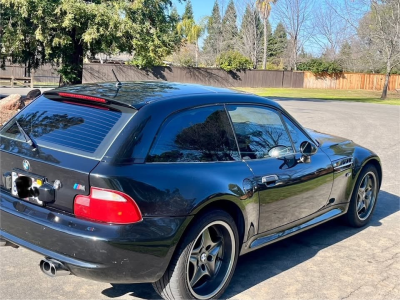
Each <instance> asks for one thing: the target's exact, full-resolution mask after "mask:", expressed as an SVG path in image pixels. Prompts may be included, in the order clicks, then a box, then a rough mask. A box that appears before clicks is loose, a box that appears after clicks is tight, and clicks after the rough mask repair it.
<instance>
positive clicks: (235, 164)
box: [0, 82, 382, 283]
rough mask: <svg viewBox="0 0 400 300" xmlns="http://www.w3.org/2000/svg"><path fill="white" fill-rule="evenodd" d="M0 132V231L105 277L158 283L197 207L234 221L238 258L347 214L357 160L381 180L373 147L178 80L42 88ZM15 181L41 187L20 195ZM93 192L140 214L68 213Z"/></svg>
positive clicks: (273, 108)
mask: <svg viewBox="0 0 400 300" xmlns="http://www.w3.org/2000/svg"><path fill="white" fill-rule="evenodd" d="M101 100H103V101H101ZM264 113H265V114H264ZM16 120H17V122H15V121H16ZM249 120H250V121H249ZM16 123H18V124H19V125H20V126H17V124H16ZM19 127H21V128H22V131H21V129H20V128H19ZM23 132H25V133H26V134H27V135H28V137H26V136H25V135H24V134H23ZM0 138H1V145H0V153H1V165H0V169H1V174H2V179H3V180H2V183H1V198H0V199H1V208H0V212H1V231H0V235H1V237H2V238H3V239H4V240H6V241H8V242H9V243H12V244H15V245H19V246H22V247H24V248H27V249H30V250H32V251H35V252H37V253H39V254H42V255H43V256H45V257H46V258H48V259H53V260H54V261H56V262H60V263H62V267H63V268H64V269H66V270H68V271H69V272H71V273H72V274H74V275H76V276H80V277H83V278H88V279H92V280H97V281H105V282H113V283H118V282H120V283H137V282H156V281H158V280H160V278H161V277H162V276H163V274H164V273H165V271H166V270H167V268H168V266H169V265H170V262H171V259H172V258H173V256H174V253H176V252H177V251H176V249H177V248H178V247H179V245H180V243H182V240H183V237H184V236H185V234H186V233H187V231H188V230H189V228H191V226H193V224H194V223H195V222H196V221H194V220H196V216H199V215H202V214H203V213H204V212H205V211H210V210H213V209H218V210H224V211H226V212H227V213H228V214H229V215H230V216H232V218H233V219H234V221H235V224H236V226H237V231H238V236H239V240H240V241H239V245H240V254H245V253H248V252H250V251H252V250H254V249H258V248H259V247H261V246H264V245H267V244H270V243H272V242H275V241H278V240H280V239H282V238H285V237H287V236H290V235H292V234H295V233H297V232H300V231H302V230H304V229H307V228H310V227H312V226H315V225H317V224H320V223H322V222H325V221H327V220H329V219H332V218H334V217H338V216H341V215H344V214H346V213H347V212H348V210H349V205H350V203H351V198H352V195H353V194H354V193H353V190H354V189H355V186H356V183H357V180H358V179H359V175H360V173H361V171H362V170H363V168H365V166H367V165H370V166H373V167H374V168H375V169H376V171H377V175H378V176H377V181H378V182H377V184H378V186H377V189H379V186H380V182H381V179H382V170H381V165H380V160H379V158H378V156H377V155H376V154H375V153H373V152H372V151H370V150H368V149H366V148H363V147H361V146H359V145H357V144H355V143H353V142H352V141H350V140H347V139H344V138H339V137H335V136H331V135H327V134H322V133H318V132H315V131H311V130H305V129H303V128H302V127H301V125H300V124H298V123H297V122H296V121H295V120H294V119H293V118H292V117H291V116H290V114H289V113H288V112H286V111H285V110H284V109H283V108H282V107H281V106H280V105H279V104H277V103H276V102H273V101H270V100H268V99H265V98H261V97H257V96H254V95H249V94H244V93H239V92H236V91H231V90H227V89H219V88H213V87H202V86H197V85H189V84H174V83H166V82H135V83H123V84H122V86H121V87H116V86H115V85H114V83H101V84H87V85H79V86H71V87H64V88H60V89H56V90H52V91H49V92H46V93H45V94H44V95H42V96H40V97H39V98H38V99H36V100H35V101H34V102H33V103H32V104H30V105H28V106H27V107H26V108H25V109H23V110H22V111H21V112H20V113H19V114H18V115H17V116H15V117H14V118H13V119H11V120H10V121H9V122H8V123H7V124H5V125H4V126H3V128H2V129H1V135H0ZM305 141H307V142H308V143H309V144H310V145H312V147H314V148H315V149H314V151H313V153H310V155H305V152H304V149H302V147H303V146H304V144H303V145H302V142H305ZM32 144H33V145H32ZM265 145H269V146H268V149H267V150H268V151H263V148H265V147H267V146H265ZM274 151H275V152H274ZM314 152H315V153H314ZM311 154H312V155H311ZM13 176H14V177H16V178H19V177H21V178H22V177H24V176H26V177H29V178H32V180H33V181H34V182H35V181H36V182H38V184H37V187H38V188H39V187H40V186H41V185H43V184H44V183H47V184H48V188H49V189H50V191H42V190H40V193H39V195H37V194H35V195H29V196H28V197H23V198H25V200H23V199H21V194H19V192H20V191H19V190H18V191H13V189H15V188H16V185H13V184H14V182H15V180H16V178H14V177H13ZM10 180H11V181H10ZM10 182H11V186H10ZM22 184H23V183H20V185H22ZM93 187H95V188H98V189H99V190H102V189H104V191H117V192H121V193H123V194H121V195H123V197H125V196H124V195H128V196H127V197H130V198H131V199H132V200H133V203H134V204H136V205H137V207H136V208H137V209H138V212H137V215H136V217H137V218H138V219H137V220H135V222H129V221H128V222H127V223H126V222H118V221H108V219H107V218H108V216H107V213H104V211H103V214H102V215H101V217H102V218H104V219H101V220H100V221H99V220H97V221H93V220H92V219H91V217H90V216H91V215H90V212H89V214H88V215H86V216H87V217H85V216H84V215H83V217H79V216H77V215H76V209H77V204H76V201H80V200H77V199H78V198H79V197H82V201H83V202H84V201H86V200H85V199H89V198H88V197H90V196H89V194H90V193H94V192H93V191H91V188H93ZM31 188H32V189H33V185H32V184H31ZM52 189H54V190H52ZM47 192H49V195H50V196H49V197H50V198H49V200H48V199H46V201H44V202H43V201H40V199H41V197H42V196H41V195H44V193H47ZM110 195H111V194H110ZM25 196H26V195H25ZM114 196H115V194H113V195H112V197H114ZM35 197H36V198H35ZM43 197H45V196H43ZM46 197H47V196H46ZM115 197H118V196H115ZM79 199H81V198H79ZM88 201H89V200H88ZM92 201H93V200H92ZM83 202H82V203H83ZM374 202H376V201H374ZM107 209H108V208H107ZM371 210H373V208H372V209H371ZM85 213H87V212H83V214H85ZM110 213H111V210H110ZM118 213H121V214H125V211H123V212H118ZM99 214H101V212H100V213H99ZM116 220H118V217H116ZM127 220H129V218H128V219H127Z"/></svg>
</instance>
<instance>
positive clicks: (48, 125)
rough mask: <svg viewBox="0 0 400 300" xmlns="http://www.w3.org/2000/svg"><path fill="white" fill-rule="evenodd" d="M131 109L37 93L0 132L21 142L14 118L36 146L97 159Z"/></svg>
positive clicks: (124, 122)
mask: <svg viewBox="0 0 400 300" xmlns="http://www.w3.org/2000/svg"><path fill="white" fill-rule="evenodd" d="M135 112H136V111H135V110H132V112H131V113H127V112H125V113H123V112H122V111H118V110H115V109H111V108H105V107H100V106H91V105H86V104H80V103H74V102H68V101H64V102H61V101H54V100H50V99H47V98H46V97H45V96H41V97H40V98H38V99H37V100H35V101H34V102H32V103H31V104H30V105H29V106H28V107H26V108H25V109H24V110H23V111H22V112H20V113H19V114H18V115H17V116H16V117H15V118H14V119H13V120H12V121H11V122H10V123H8V124H7V125H6V126H5V127H4V128H2V130H1V132H0V133H1V136H2V137H5V138H10V139H15V140H21V141H25V138H24V136H23V135H22V133H21V132H20V131H19V129H18V126H17V125H16V122H15V120H16V121H18V123H19V125H20V126H21V127H22V128H23V129H24V130H25V132H27V133H28V134H29V135H30V136H31V137H33V139H34V140H35V142H36V143H37V144H38V145H39V146H42V147H47V148H52V149H55V150H61V151H65V152H70V153H72V154H77V155H81V156H87V157H90V158H93V159H99V158H101V157H102V156H103V155H104V154H105V152H106V150H107V149H108V147H109V146H110V144H111V143H112V141H113V140H114V139H115V137H116V136H117V135H118V133H119V132H120V131H121V129H122V128H123V127H124V126H125V124H126V123H127V122H128V121H129V119H130V118H131V117H132V116H133V114H134V113H135Z"/></svg>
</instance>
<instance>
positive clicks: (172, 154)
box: [147, 106, 240, 162]
mask: <svg viewBox="0 0 400 300" xmlns="http://www.w3.org/2000/svg"><path fill="white" fill-rule="evenodd" d="M239 159H240V158H239V152H238V148H237V145H236V141H235V137H234V135H233V130H232V127H231V125H230V123H229V118H228V116H227V114H226V111H225V109H224V107H223V106H209V107H201V108H195V109H190V110H186V111H183V112H180V113H177V114H174V115H173V116H171V117H170V118H168V119H167V120H166V121H165V122H164V124H163V125H162V127H161V130H160V132H159V134H158V136H157V138H156V140H155V143H154V144H153V147H152V149H151V150H150V154H149V155H148V157H147V161H148V162H213V161H234V160H239Z"/></svg>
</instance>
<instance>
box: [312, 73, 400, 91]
mask: <svg viewBox="0 0 400 300" xmlns="http://www.w3.org/2000/svg"><path fill="white" fill-rule="evenodd" d="M384 84H385V75H382V74H364V73H343V74H341V75H340V76H317V75H314V74H313V73H311V72H304V88H306V89H337V90H371V91H381V90H383V85H384ZM396 89H400V75H391V76H390V80H389V91H395V90H396Z"/></svg>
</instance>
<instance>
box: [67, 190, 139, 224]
mask: <svg viewBox="0 0 400 300" xmlns="http://www.w3.org/2000/svg"><path fill="white" fill-rule="evenodd" d="M74 213H75V216H76V217H78V218H82V219H89V220H93V221H98V222H106V223H113V224H130V223H136V222H139V221H141V220H142V214H141V212H140V210H139V207H138V206H137V204H136V202H135V201H134V200H133V199H132V198H131V197H130V196H128V195H127V194H125V193H122V192H119V191H113V190H108V189H102V188H97V187H92V188H91V189H90V195H89V196H84V195H77V196H76V197H75V202H74Z"/></svg>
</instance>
